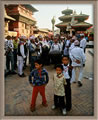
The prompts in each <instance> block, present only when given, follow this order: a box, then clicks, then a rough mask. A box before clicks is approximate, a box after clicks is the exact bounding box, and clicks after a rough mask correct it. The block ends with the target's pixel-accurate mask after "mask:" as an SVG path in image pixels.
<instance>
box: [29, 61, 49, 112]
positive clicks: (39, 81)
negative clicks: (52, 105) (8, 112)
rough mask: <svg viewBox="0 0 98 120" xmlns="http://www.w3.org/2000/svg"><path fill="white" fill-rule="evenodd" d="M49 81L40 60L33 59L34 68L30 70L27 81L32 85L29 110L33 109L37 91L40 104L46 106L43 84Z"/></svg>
mask: <svg viewBox="0 0 98 120" xmlns="http://www.w3.org/2000/svg"><path fill="white" fill-rule="evenodd" d="M32 77H33V80H32ZM48 81H49V76H48V72H47V71H46V70H45V69H44V68H43V65H42V61H41V60H40V59H37V60H36V61H35V69H34V70H32V72H31V73H30V76H29V82H30V84H31V86H32V87H33V92H32V100H31V107H30V109H31V111H32V112H33V111H34V110H35V104H36V98H37V95H38V93H40V95H41V96H42V105H43V106H45V107H47V106H48V105H47V100H46V96H45V86H46V85H47V83H48Z"/></svg>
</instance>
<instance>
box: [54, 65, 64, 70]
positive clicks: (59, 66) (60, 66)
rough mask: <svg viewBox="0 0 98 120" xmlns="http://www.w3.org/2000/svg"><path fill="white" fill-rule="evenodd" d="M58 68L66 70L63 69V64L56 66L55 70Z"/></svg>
mask: <svg viewBox="0 0 98 120" xmlns="http://www.w3.org/2000/svg"><path fill="white" fill-rule="evenodd" d="M56 68H61V69H62V70H64V69H63V66H62V65H61V64H58V65H56V67H55V69H56Z"/></svg>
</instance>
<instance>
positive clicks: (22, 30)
mask: <svg viewBox="0 0 98 120" xmlns="http://www.w3.org/2000/svg"><path fill="white" fill-rule="evenodd" d="M5 8H6V12H7V14H8V15H9V16H11V17H13V18H14V19H15V20H16V21H11V22H9V28H8V29H9V31H16V32H17V34H18V36H21V35H25V36H26V37H29V36H30V35H33V32H34V28H35V25H36V19H35V18H34V17H33V15H34V12H37V11H38V10H37V9H35V8H34V7H33V6H31V5H23V4H21V5H20V4H19V5H5Z"/></svg>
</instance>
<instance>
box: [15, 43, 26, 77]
mask: <svg viewBox="0 0 98 120" xmlns="http://www.w3.org/2000/svg"><path fill="white" fill-rule="evenodd" d="M20 53H21V55H22V56H18V58H17V60H18V74H19V75H22V74H23V65H24V58H26V56H25V54H24V45H20Z"/></svg>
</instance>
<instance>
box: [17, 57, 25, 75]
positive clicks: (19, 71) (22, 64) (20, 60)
mask: <svg viewBox="0 0 98 120" xmlns="http://www.w3.org/2000/svg"><path fill="white" fill-rule="evenodd" d="M23 66H24V60H23V57H21V56H18V74H19V75H22V74H23Z"/></svg>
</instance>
